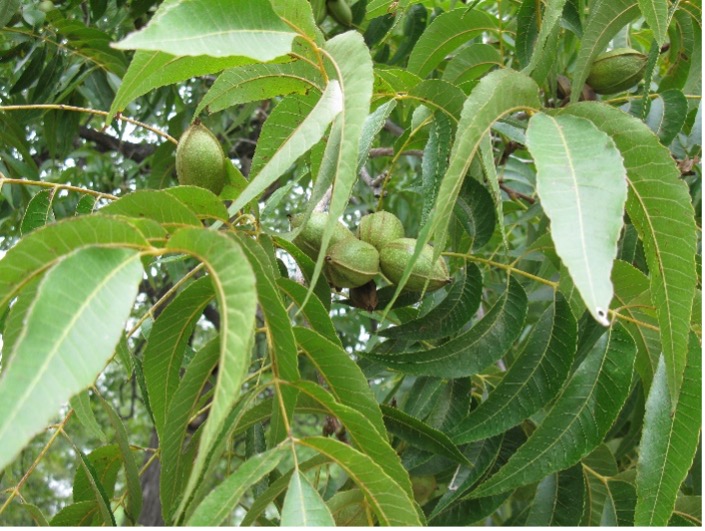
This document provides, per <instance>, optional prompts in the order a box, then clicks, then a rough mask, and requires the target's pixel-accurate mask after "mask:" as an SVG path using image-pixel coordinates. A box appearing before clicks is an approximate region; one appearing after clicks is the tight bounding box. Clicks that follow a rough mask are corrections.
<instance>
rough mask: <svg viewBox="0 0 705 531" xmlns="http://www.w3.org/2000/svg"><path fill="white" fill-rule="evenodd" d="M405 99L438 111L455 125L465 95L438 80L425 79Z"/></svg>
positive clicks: (445, 82)
mask: <svg viewBox="0 0 705 531" xmlns="http://www.w3.org/2000/svg"><path fill="white" fill-rule="evenodd" d="M406 98H409V99H413V100H417V101H418V102H420V103H422V104H424V105H425V106H426V107H428V108H429V109H432V110H434V111H440V112H442V113H445V115H446V116H447V117H448V118H450V119H451V120H452V121H453V123H457V121H458V117H459V116H460V113H461V111H462V109H463V103H464V102H465V94H464V93H463V91H462V90H460V89H459V88H458V87H456V86H455V85H452V84H450V83H448V82H447V81H442V80H440V79H427V80H426V81H422V82H421V83H419V84H418V85H416V86H415V87H414V88H412V89H411V90H410V91H409V92H408V93H407V95H406Z"/></svg>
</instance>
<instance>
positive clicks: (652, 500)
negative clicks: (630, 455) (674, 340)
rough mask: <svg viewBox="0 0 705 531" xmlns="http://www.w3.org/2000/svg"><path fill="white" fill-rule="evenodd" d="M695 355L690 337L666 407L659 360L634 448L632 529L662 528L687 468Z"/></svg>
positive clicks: (692, 441)
mask: <svg viewBox="0 0 705 531" xmlns="http://www.w3.org/2000/svg"><path fill="white" fill-rule="evenodd" d="M701 354H702V353H701V350H700V343H699V341H698V338H697V337H696V336H695V334H692V333H691V338H690V347H689V349H688V360H687V364H686V367H685V379H684V380H683V385H682V386H681V389H680V392H679V394H678V400H677V402H672V401H671V396H670V393H669V388H668V378H667V371H666V365H665V363H664V360H663V358H661V359H660V360H659V364H658V368H657V369H656V374H655V375H654V381H653V384H652V385H651V391H650V392H649V397H648V399H647V400H646V414H645V416H644V429H643V432H642V437H641V443H640V444H639V462H638V463H637V477H636V487H637V495H638V498H637V504H636V514H635V520H634V524H635V525H638V526H642V525H655V526H659V525H662V526H665V525H667V524H668V520H669V518H670V517H671V514H672V513H673V507H674V505H675V503H676V496H677V494H678V492H679V490H680V486H681V483H683V480H684V479H685V477H686V475H687V474H688V470H690V466H691V464H692V463H693V456H694V455H695V451H696V450H697V447H698V439H699V438H700V426H701V412H700V409H701V402H702V373H701V364H702V360H701Z"/></svg>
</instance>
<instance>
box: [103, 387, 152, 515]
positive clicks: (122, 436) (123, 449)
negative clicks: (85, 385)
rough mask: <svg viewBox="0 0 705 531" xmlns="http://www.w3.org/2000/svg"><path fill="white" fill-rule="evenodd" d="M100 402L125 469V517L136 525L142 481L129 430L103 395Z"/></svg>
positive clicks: (139, 511)
mask: <svg viewBox="0 0 705 531" xmlns="http://www.w3.org/2000/svg"><path fill="white" fill-rule="evenodd" d="M100 402H101V405H102V406H103V410H104V411H105V413H106V414H107V417H108V422H109V424H110V426H111V427H112V428H113V438H114V439H115V442H116V443H117V447H118V450H119V455H120V460H121V461H122V465H123V467H124V469H125V483H126V488H127V504H126V505H125V517H126V518H127V521H128V522H130V523H132V524H133V525H135V524H136V523H137V521H138V520H139V517H140V513H141V512H142V484H141V483H140V474H139V470H138V468H137V462H136V461H135V456H134V455H133V453H132V448H131V447H130V442H129V440H128V438H127V430H126V429H125V425H124V424H123V422H122V420H121V419H120V416H119V415H118V414H117V412H116V411H115V409H113V407H112V406H111V405H110V404H109V403H108V402H107V401H106V400H105V399H104V398H103V397H100Z"/></svg>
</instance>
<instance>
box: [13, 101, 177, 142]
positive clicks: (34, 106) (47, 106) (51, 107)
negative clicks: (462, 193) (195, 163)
mask: <svg viewBox="0 0 705 531" xmlns="http://www.w3.org/2000/svg"><path fill="white" fill-rule="evenodd" d="M36 109H48V110H56V111H73V112H83V113H86V114H95V115H98V116H108V114H109V113H108V112H107V111H99V110H97V109H88V108H86V107H76V106H75V105H64V104H62V103H33V104H31V105H0V111H26V110H36ZM115 119H116V120H122V121H123V122H128V123H131V124H133V125H136V126H138V127H142V128H143V129H147V130H148V131H151V132H152V133H154V134H155V135H158V136H161V137H163V138H166V139H167V140H168V141H169V142H171V143H173V144H178V143H179V141H178V140H177V139H176V138H174V137H173V136H171V135H170V134H169V133H165V132H164V131H162V130H160V129H157V128H156V127H153V126H151V125H149V124H146V123H144V122H140V121H139V120H135V119H134V118H128V117H127V116H123V115H122V114H119V113H118V114H116V115H115Z"/></svg>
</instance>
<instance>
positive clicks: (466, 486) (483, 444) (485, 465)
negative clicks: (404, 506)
mask: <svg viewBox="0 0 705 531" xmlns="http://www.w3.org/2000/svg"><path fill="white" fill-rule="evenodd" d="M503 439H504V435H499V436H497V437H492V438H490V439H485V440H483V441H477V442H475V443H473V444H471V445H469V446H468V447H466V448H465V449H464V450H463V453H464V454H465V456H466V457H467V458H468V459H469V460H470V462H471V463H472V465H471V466H461V467H459V468H458V470H457V473H456V474H455V476H454V478H453V481H452V482H451V483H450V485H449V489H448V491H447V492H446V493H445V494H443V496H442V497H441V499H440V500H439V501H438V503H437V504H436V506H435V507H434V508H433V511H431V515H430V516H429V519H430V520H433V519H434V518H435V517H436V516H437V515H439V514H441V513H443V512H445V511H446V510H448V509H449V508H450V507H452V506H453V505H455V504H456V503H457V502H458V501H459V500H461V499H462V498H463V497H465V495H466V494H467V493H468V492H469V491H470V489H472V487H473V486H474V485H475V484H476V483H477V482H478V481H479V480H480V478H482V476H483V475H484V474H485V473H486V472H487V471H488V470H489V469H490V467H491V466H493V464H495V463H496V461H497V459H498V456H499V451H500V449H501V447H502V440H503Z"/></svg>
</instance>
